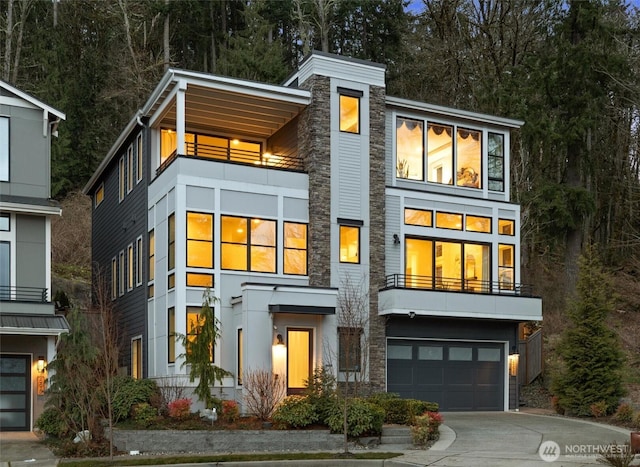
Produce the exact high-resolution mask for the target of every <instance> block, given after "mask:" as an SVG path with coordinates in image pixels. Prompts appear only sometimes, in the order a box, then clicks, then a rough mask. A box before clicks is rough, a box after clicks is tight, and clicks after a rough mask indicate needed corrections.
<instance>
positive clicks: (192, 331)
mask: <svg viewBox="0 0 640 467" xmlns="http://www.w3.org/2000/svg"><path fill="white" fill-rule="evenodd" d="M201 311H202V308H200V307H198V306H188V307H187V348H186V351H187V353H190V343H193V342H194V341H195V340H196V338H197V337H198V335H199V334H200V332H201V330H202V326H204V319H203V318H202V317H201V316H200V312H201ZM209 360H210V361H211V363H213V343H210V344H209Z"/></svg>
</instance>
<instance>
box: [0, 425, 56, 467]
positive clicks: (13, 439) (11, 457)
mask: <svg viewBox="0 0 640 467" xmlns="http://www.w3.org/2000/svg"><path fill="white" fill-rule="evenodd" d="M9 465H11V467H22V466H27V465H29V466H38V467H53V466H57V465H58V459H56V457H55V456H54V455H53V453H52V452H51V451H50V450H49V449H48V448H47V447H46V446H45V445H44V444H42V443H41V442H40V440H39V439H38V437H37V436H36V435H35V434H33V433H31V432H0V467H8V466H9Z"/></svg>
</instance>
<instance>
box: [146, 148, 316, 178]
mask: <svg viewBox="0 0 640 467" xmlns="http://www.w3.org/2000/svg"><path fill="white" fill-rule="evenodd" d="M185 148H186V151H185V152H186V154H178V153H177V151H174V152H173V153H171V155H170V156H169V157H167V158H166V159H165V160H164V161H163V162H162V164H160V167H158V169H157V170H156V175H160V174H161V173H162V172H163V171H164V170H165V169H166V168H167V167H168V166H169V165H171V164H172V163H173V161H174V160H175V159H176V158H178V157H195V158H198V159H211V160H218V161H225V162H232V163H236V164H242V165H251V166H254V167H255V166H259V167H266V168H269V169H281V170H296V171H303V170H304V165H303V162H302V159H301V158H299V157H297V156H291V155H284V154H262V153H259V152H255V151H247V150H242V149H234V148H231V147H225V146H214V145H210V144H202V143H197V144H196V143H185Z"/></svg>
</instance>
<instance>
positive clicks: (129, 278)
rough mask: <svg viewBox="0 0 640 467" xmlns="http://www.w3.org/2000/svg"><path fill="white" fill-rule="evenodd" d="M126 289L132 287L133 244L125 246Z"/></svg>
mask: <svg viewBox="0 0 640 467" xmlns="http://www.w3.org/2000/svg"><path fill="white" fill-rule="evenodd" d="M127 266H128V268H127V290H132V289H133V268H134V263H133V245H129V247H128V248H127Z"/></svg>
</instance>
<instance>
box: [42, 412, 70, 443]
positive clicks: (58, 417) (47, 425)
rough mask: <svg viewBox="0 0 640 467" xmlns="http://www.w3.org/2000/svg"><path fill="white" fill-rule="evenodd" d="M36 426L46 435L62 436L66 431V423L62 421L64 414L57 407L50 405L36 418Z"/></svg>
mask: <svg viewBox="0 0 640 467" xmlns="http://www.w3.org/2000/svg"><path fill="white" fill-rule="evenodd" d="M35 426H36V428H39V429H40V430H42V432H43V433H45V434H46V435H49V436H54V437H56V438H62V437H63V435H65V431H66V427H65V424H64V423H63V422H62V414H61V413H60V410H58V409H57V408H55V407H50V408H48V409H46V410H45V411H44V412H42V414H40V416H39V417H38V419H37V420H36V423H35Z"/></svg>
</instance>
